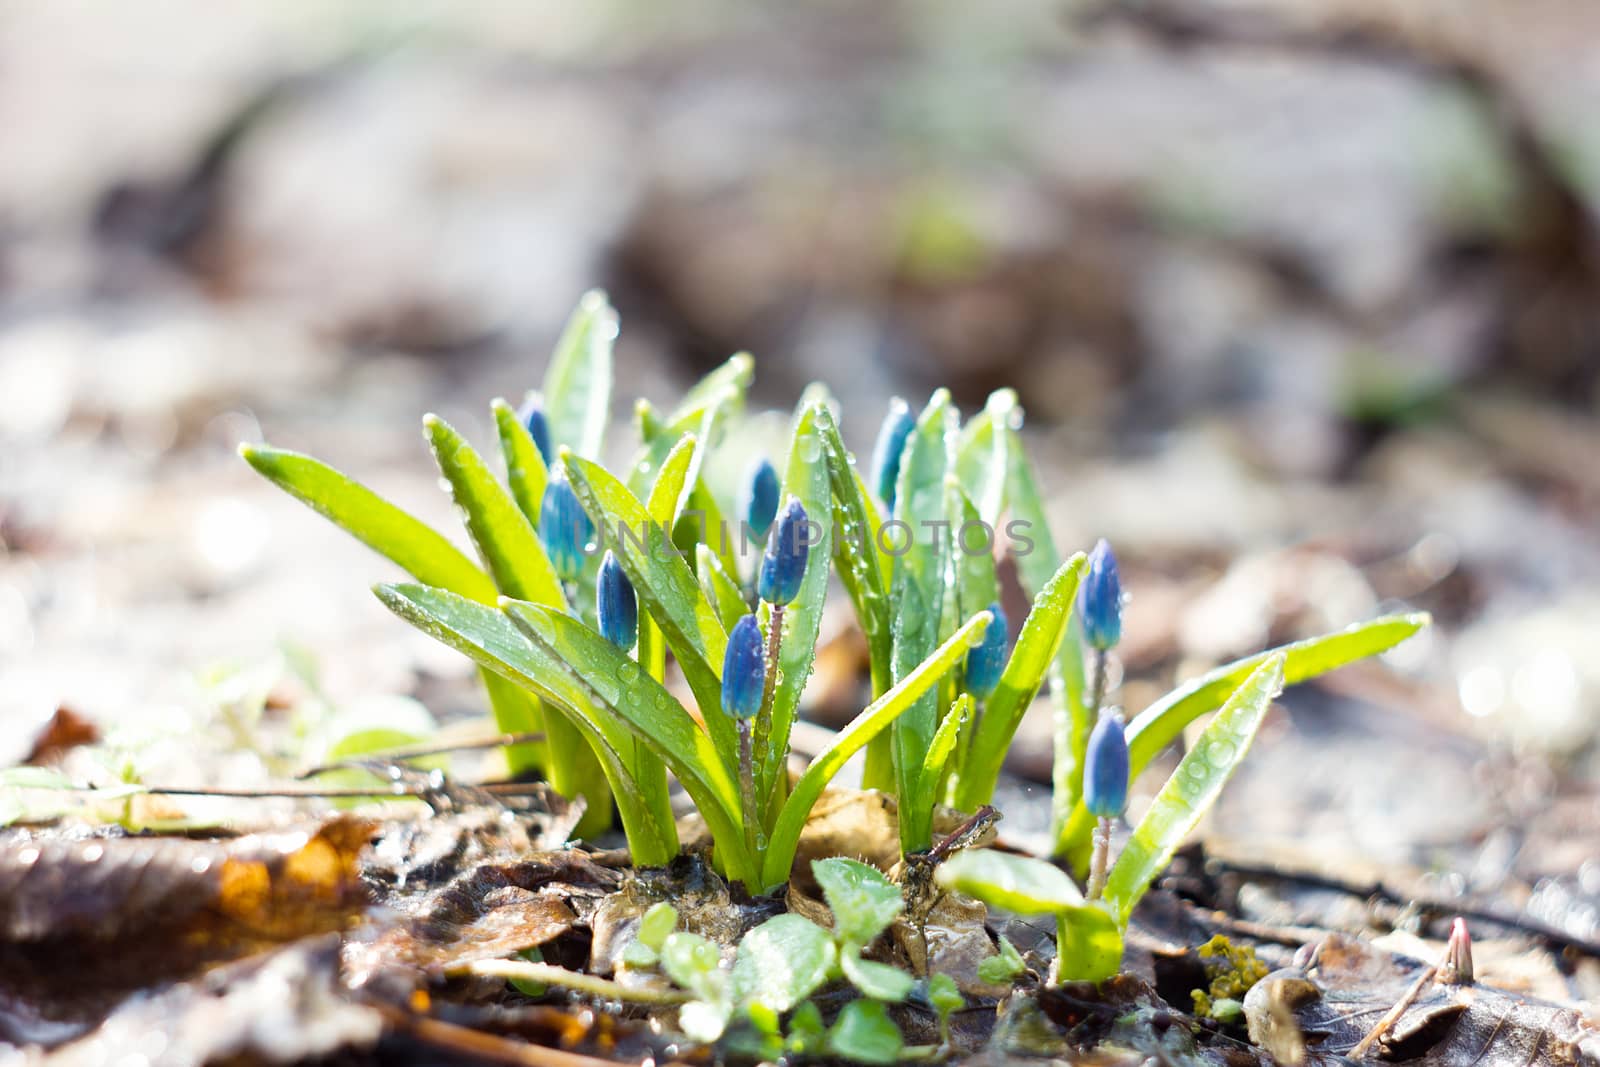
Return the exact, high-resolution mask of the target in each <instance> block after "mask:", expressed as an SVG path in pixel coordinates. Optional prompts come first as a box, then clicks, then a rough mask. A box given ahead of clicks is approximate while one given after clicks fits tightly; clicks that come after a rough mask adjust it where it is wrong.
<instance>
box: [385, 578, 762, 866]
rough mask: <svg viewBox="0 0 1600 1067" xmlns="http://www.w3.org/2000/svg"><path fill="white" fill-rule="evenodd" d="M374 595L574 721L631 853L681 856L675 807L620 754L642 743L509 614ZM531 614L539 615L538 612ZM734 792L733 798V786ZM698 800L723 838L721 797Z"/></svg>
mask: <svg viewBox="0 0 1600 1067" xmlns="http://www.w3.org/2000/svg"><path fill="white" fill-rule="evenodd" d="M374 592H376V593H377V595H378V599H380V600H382V601H383V603H384V605H385V606H386V607H388V609H389V610H390V611H393V612H394V613H395V614H396V615H399V616H400V617H401V618H403V619H405V620H406V621H407V622H409V623H411V624H412V625H413V626H415V627H416V628H417V629H419V630H421V631H422V632H423V633H426V634H428V635H429V636H431V637H433V638H434V639H435V640H438V641H440V642H442V643H444V644H446V645H449V646H450V647H451V648H454V649H455V650H456V651H458V652H461V653H463V654H464V655H466V656H467V657H469V658H470V659H472V660H473V662H475V663H477V664H478V665H479V666H480V667H484V668H487V669H488V670H491V671H495V672H497V673H498V674H501V675H503V676H504V677H505V678H507V679H508V680H510V681H511V682H513V683H515V684H517V685H519V686H521V687H523V688H525V689H529V690H532V691H533V692H535V693H537V694H538V695H539V696H541V697H543V698H545V699H546V700H547V701H549V702H550V703H551V705H552V709H553V710H556V711H557V713H558V714H561V713H565V714H566V716H567V719H568V721H570V722H571V723H572V724H573V725H574V726H575V727H576V728H577V729H578V730H579V731H581V732H582V733H583V735H584V737H585V738H587V739H588V742H589V745H590V747H591V748H592V749H593V751H594V752H595V754H596V756H597V757H598V758H599V760H600V763H601V766H602V767H603V768H604V770H605V773H606V776H607V779H608V780H609V781H610V782H611V786H612V792H613V794H614V796H615V797H616V801H617V808H618V810H619V812H620V813H621V815H622V825H623V827H624V829H625V830H626V831H627V834H628V844H629V848H630V849H631V850H632V851H633V854H634V857H633V858H634V861H635V862H636V863H637V864H639V865H640V866H660V865H662V864H665V863H666V862H668V861H669V860H671V858H672V857H673V856H675V855H676V854H677V851H678V841H677V832H676V829H675V826H674V824H673V822H672V818H671V809H670V806H668V805H666V804H665V802H664V801H663V799H662V798H660V797H659V796H657V797H654V798H647V797H646V796H645V795H644V794H643V792H642V791H641V789H640V784H639V782H638V781H637V780H636V779H635V778H634V777H633V774H632V772H631V771H630V770H629V769H628V767H627V765H626V764H624V763H623V762H622V760H621V757H620V756H619V755H618V752H619V751H621V750H623V747H624V746H625V745H626V743H627V741H628V740H629V738H630V736H635V734H634V733H633V732H632V729H631V726H630V725H628V724H626V723H625V720H624V718H623V717H622V716H620V715H619V714H617V711H616V709H614V708H602V707H600V706H597V704H596V703H595V700H594V698H595V696H596V695H597V694H596V693H595V691H594V690H593V689H591V688H589V687H588V686H586V685H585V684H584V683H583V682H582V681H581V679H580V678H579V677H578V676H577V674H576V672H575V671H574V669H573V668H572V667H571V666H570V665H569V664H567V663H564V662H562V661H561V660H560V659H558V658H556V657H555V656H552V655H551V654H550V653H548V652H546V651H545V650H544V649H542V648H541V647H539V646H538V645H536V644H533V643H531V642H530V641H529V640H528V639H527V638H526V637H524V636H523V634H522V633H521V631H519V630H518V629H517V627H516V626H515V625H514V624H513V623H512V621H511V620H510V619H509V618H507V617H506V616H505V615H503V614H501V613H500V612H498V611H495V610H494V609H492V608H487V607H484V606H483V605H481V604H478V603H475V602H473V601H470V600H467V599H465V598H464V597H460V596H457V595H455V594H454V593H450V592H447V591H445V590H442V589H433V588H430V587H428V586H420V585H381V586H378V587H377V589H375V590H374ZM528 607H529V608H534V606H533V605H528ZM535 610H540V611H544V610H546V609H535ZM562 617H563V618H568V619H569V621H571V623H572V625H573V626H576V627H579V628H580V629H581V628H582V624H580V623H578V622H577V621H576V620H573V619H570V617H569V616H562ZM595 636H596V637H598V636H599V635H595ZM600 640H602V641H604V638H600ZM607 647H610V646H609V645H608V646H607ZM613 651H615V650H614V649H613ZM652 684H653V683H652ZM667 699H668V700H671V698H670V697H668V698H667ZM672 704H673V706H674V707H676V708H677V710H678V712H679V714H681V715H683V716H684V717H685V718H687V716H688V713H687V712H685V711H684V710H683V708H682V706H681V705H678V704H677V702H676V701H672ZM552 717H553V716H552ZM651 721H654V719H653V718H652V719H651ZM691 724H692V722H691ZM547 725H548V724H547ZM685 788H688V786H687V785H686V786H685ZM728 789H729V791H730V793H731V789H732V787H731V785H729V786H728ZM695 799H696V802H697V803H700V804H701V809H702V812H703V813H705V814H706V819H707V825H708V826H713V828H714V832H715V827H716V822H715V820H716V817H717V815H718V812H717V809H716V806H715V798H714V797H708V798H707V800H706V801H705V802H701V801H700V798H698V797H696V798H695ZM725 825H726V824H725V823H724V828H725Z"/></svg>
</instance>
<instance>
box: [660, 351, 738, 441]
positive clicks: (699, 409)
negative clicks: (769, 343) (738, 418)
mask: <svg viewBox="0 0 1600 1067" xmlns="http://www.w3.org/2000/svg"><path fill="white" fill-rule="evenodd" d="M755 369H756V361H755V359H754V358H752V357H751V355H750V353H748V352H738V353H735V354H734V355H733V357H732V358H730V359H729V360H728V361H727V362H726V363H724V364H723V365H722V366H720V367H718V368H717V369H716V370H714V371H712V372H711V373H710V374H707V375H706V376H705V377H704V378H701V379H700V380H699V381H698V382H696V383H695V384H694V385H692V386H690V387H689V391H688V392H687V393H684V394H683V399H682V400H680V401H678V406H677V407H675V408H673V409H672V413H671V414H670V415H668V416H667V418H666V422H667V425H668V426H669V427H673V426H684V427H689V426H697V425H699V423H700V419H701V418H702V417H703V416H704V415H705V410H706V409H707V408H709V407H711V406H712V405H713V404H717V403H722V402H724V400H725V398H731V400H732V410H733V411H737V410H738V409H740V408H742V407H743V406H744V395H745V392H746V390H748V389H749V388H750V382H751V380H752V379H754V378H755Z"/></svg>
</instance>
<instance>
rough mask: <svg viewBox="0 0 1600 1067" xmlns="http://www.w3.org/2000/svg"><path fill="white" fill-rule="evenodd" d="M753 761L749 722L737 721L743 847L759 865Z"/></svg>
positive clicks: (757, 818) (758, 819) (758, 812)
mask: <svg viewBox="0 0 1600 1067" xmlns="http://www.w3.org/2000/svg"><path fill="white" fill-rule="evenodd" d="M753 762H754V761H753V760H752V759H751V758H750V722H749V720H747V719H740V720H739V800H740V805H741V807H743V809H744V847H745V848H746V849H747V850H748V851H749V853H750V858H751V861H752V862H754V863H760V862H761V858H760V853H759V852H758V851H757V850H756V831H757V828H758V827H759V826H760V825H761V822H760V820H761V812H760V809H759V808H757V807H756V781H755V768H754V766H753Z"/></svg>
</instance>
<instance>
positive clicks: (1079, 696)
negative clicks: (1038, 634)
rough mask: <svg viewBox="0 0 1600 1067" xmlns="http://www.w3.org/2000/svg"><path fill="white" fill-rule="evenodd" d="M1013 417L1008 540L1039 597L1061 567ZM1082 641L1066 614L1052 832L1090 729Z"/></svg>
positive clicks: (1054, 686) (1072, 797) (1069, 803)
mask: <svg viewBox="0 0 1600 1067" xmlns="http://www.w3.org/2000/svg"><path fill="white" fill-rule="evenodd" d="M1017 421H1018V420H1017V418H1016V417H1015V416H1012V417H1011V418H1010V422H1009V424H1008V426H1007V429H1006V433H1007V434H1008V435H1009V436H1010V438H1011V440H1010V444H1009V446H1008V455H1009V457H1010V463H1011V467H1010V470H1009V471H1008V472H1007V477H1006V495H1007V497H1008V499H1009V501H1010V505H1011V521H1010V522H1008V523H1006V533H1007V535H1008V538H1011V539H1014V541H1015V543H1014V544H1013V547H1012V550H1011V557H1012V559H1014V560H1015V561H1016V564H1017V578H1018V580H1019V581H1020V582H1021V583H1022V588H1023V591H1024V592H1026V593H1027V594H1028V595H1029V596H1033V597H1037V596H1038V595H1039V593H1040V592H1041V591H1043V589H1044V588H1045V586H1047V585H1048V584H1049V582H1050V579H1051V578H1052V577H1053V576H1054V575H1055V573H1056V572H1057V571H1058V570H1060V568H1061V562H1062V560H1061V553H1060V552H1059V551H1057V549H1056V543H1055V539H1054V538H1052V537H1051V536H1050V524H1049V522H1048V520H1047V519H1046V517H1045V511H1044V502H1043V500H1042V499H1041V498H1040V495H1039V485H1038V482H1037V480H1036V479H1035V478H1034V474H1033V465H1032V464H1031V463H1029V462H1028V456H1027V453H1026V452H1025V451H1024V450H1023V448H1022V438H1021V435H1020V434H1019V433H1018V432H1017V430H1016V428H1015V424H1016V422H1017ZM1084 687H1085V682H1084V670H1083V639H1082V637H1081V635H1080V634H1079V633H1078V621H1077V613H1076V612H1074V611H1071V610H1069V611H1068V612H1067V632H1066V635H1065V636H1064V637H1063V638H1062V640H1061V645H1060V647H1059V648H1058V649H1057V650H1056V662H1055V666H1054V668H1053V669H1052V670H1051V671H1050V695H1051V697H1052V698H1053V700H1054V702H1055V708H1054V712H1053V714H1054V719H1055V722H1054V729H1053V731H1052V732H1053V734H1054V746H1055V758H1054V761H1053V763H1052V773H1051V777H1052V779H1053V781H1052V790H1051V804H1052V809H1053V810H1052V812H1051V819H1050V822H1051V826H1052V829H1053V830H1055V831H1059V829H1060V827H1062V826H1064V825H1065V824H1066V821H1067V818H1068V816H1069V815H1070V814H1071V812H1072V807H1073V805H1074V804H1076V803H1077V802H1078V793H1079V791H1080V789H1081V788H1082V783H1083V757H1084V751H1085V749H1086V748H1087V747H1088V744H1089V731H1091V730H1092V729H1094V716H1093V715H1092V714H1091V712H1090V709H1088V708H1087V707H1085V706H1084V699H1085V697H1084Z"/></svg>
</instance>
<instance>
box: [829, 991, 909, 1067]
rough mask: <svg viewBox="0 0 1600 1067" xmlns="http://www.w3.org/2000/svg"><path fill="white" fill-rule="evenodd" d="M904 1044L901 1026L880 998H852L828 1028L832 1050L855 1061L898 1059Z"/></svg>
mask: <svg viewBox="0 0 1600 1067" xmlns="http://www.w3.org/2000/svg"><path fill="white" fill-rule="evenodd" d="M902 1045H903V1042H902V1041H901V1038H900V1030H899V1028H898V1027H896V1026H895V1024H894V1020H893V1019H890V1018H889V1013H888V1012H886V1011H885V1010H884V1007H883V1003H882V1002H881V1001H876V1000H852V1001H851V1002H850V1003H848V1004H846V1005H845V1006H844V1010H843V1011H841V1012H839V1018H838V1019H837V1020H835V1021H834V1024H833V1028H832V1029H830V1030H829V1031H828V1051H829V1052H831V1053H833V1054H834V1055H835V1056H840V1057H842V1058H844V1059H847V1060H850V1061H852V1062H854V1063H870V1064H891V1063H894V1062H895V1061H896V1060H898V1059H899V1058H900V1049H901V1047H902Z"/></svg>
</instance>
